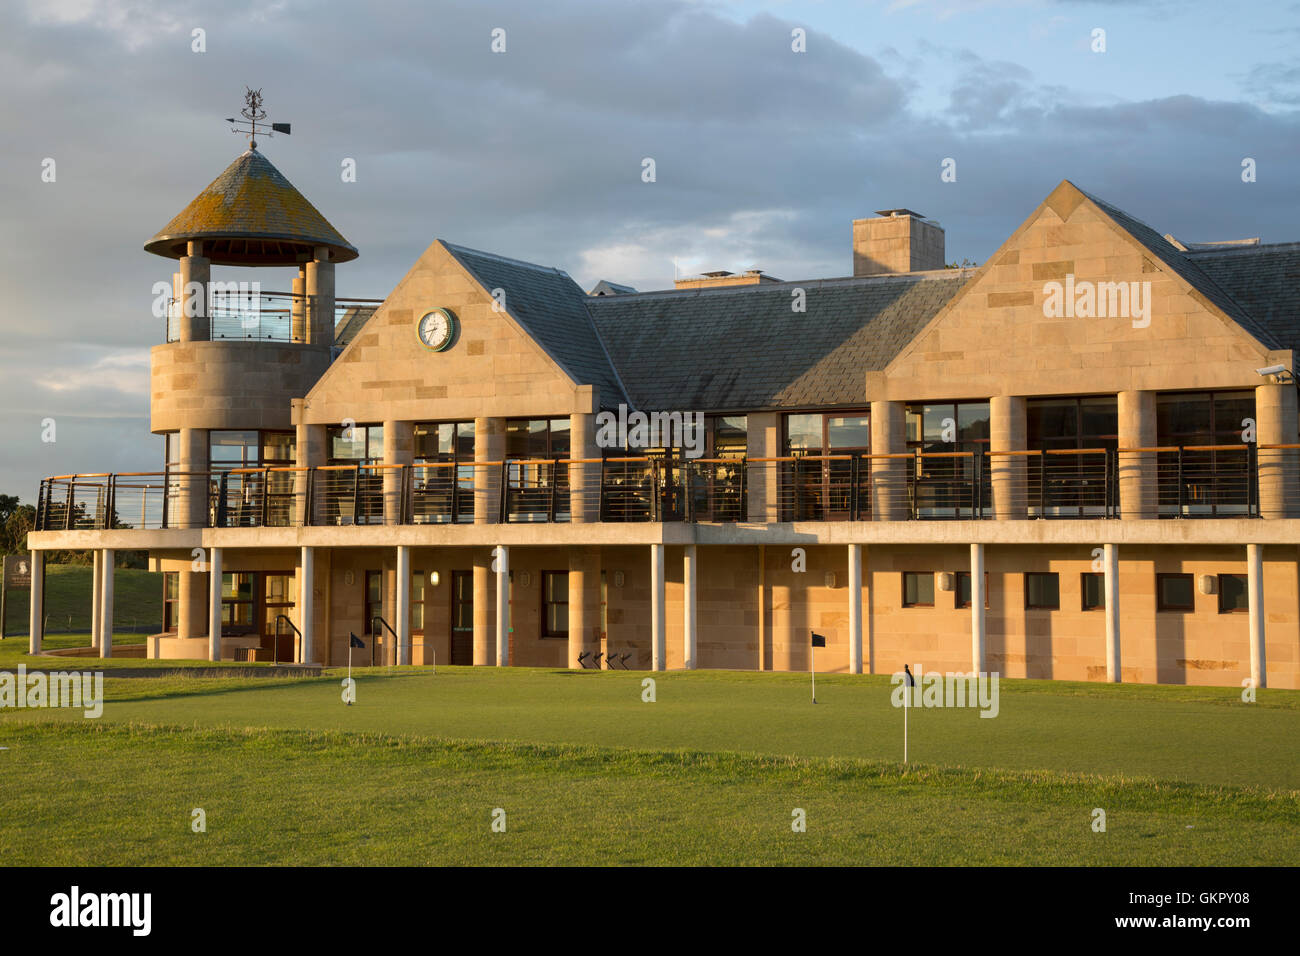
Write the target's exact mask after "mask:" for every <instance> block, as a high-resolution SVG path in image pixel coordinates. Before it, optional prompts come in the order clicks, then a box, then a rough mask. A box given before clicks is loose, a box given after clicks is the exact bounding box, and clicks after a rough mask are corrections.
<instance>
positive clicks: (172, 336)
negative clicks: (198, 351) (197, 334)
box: [165, 291, 383, 344]
mask: <svg viewBox="0 0 1300 956" xmlns="http://www.w3.org/2000/svg"><path fill="white" fill-rule="evenodd" d="M313 300H314V297H313V296H307V295H294V294H293V293H290V292H256V293H254V292H220V291H213V292H212V293H211V294H210V295H209V297H208V312H207V316H208V320H209V334H208V337H209V339H210V340H211V341H214V342H294V343H300V344H301V343H305V342H307V336H308V333H307V329H308V327H309V326H310V322H309V319H308V317H309V316H310V315H311V312H312V310H313V309H314V308H315V305H314V301H313ZM382 301H383V300H382V299H339V298H336V299H335V300H334V318H333V324H332V325H331V326H330V328H332V329H337V328H338V327H339V326H340V324H342V323H343V322H344V321H346V320H347V319H349V318H351V317H352V316H353V315H355V314H356V313H357V311H358V310H366V311H369V312H373V311H374V310H375V308H376V307H377V306H378V305H379V303H380V302H382ZM180 308H181V302H180V301H179V300H177V299H170V300H169V301H168V305H167V318H166V330H165V334H166V339H165V340H166V341H167V342H179V341H180Z"/></svg>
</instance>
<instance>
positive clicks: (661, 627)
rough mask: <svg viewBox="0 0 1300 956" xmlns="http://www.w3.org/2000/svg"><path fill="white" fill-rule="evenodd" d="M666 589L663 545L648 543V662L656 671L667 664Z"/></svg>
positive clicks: (664, 667) (662, 668)
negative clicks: (649, 646) (649, 648)
mask: <svg viewBox="0 0 1300 956" xmlns="http://www.w3.org/2000/svg"><path fill="white" fill-rule="evenodd" d="M665 603H666V591H665V588H664V546H663V545H662V544H652V545H650V640H651V650H650V663H651V667H653V668H654V669H655V670H657V671H661V670H664V669H666V668H667V666H668V657H667V653H666V652H667V644H666V632H665V624H666V620H665V618H664V605H665Z"/></svg>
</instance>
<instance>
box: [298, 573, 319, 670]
mask: <svg viewBox="0 0 1300 956" xmlns="http://www.w3.org/2000/svg"><path fill="white" fill-rule="evenodd" d="M315 587H316V549H315V548H303V549H302V558H301V560H300V561H299V562H298V630H300V631H302V656H301V658H299V661H298V662H299V663H300V664H310V663H311V662H312V661H313V660H315V658H316V615H315V611H316V602H315Z"/></svg>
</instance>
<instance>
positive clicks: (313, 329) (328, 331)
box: [304, 246, 334, 345]
mask: <svg viewBox="0 0 1300 956" xmlns="http://www.w3.org/2000/svg"><path fill="white" fill-rule="evenodd" d="M304 279H305V280H306V281H305V284H306V287H307V309H308V315H309V322H308V329H307V335H308V341H309V342H310V343H311V344H312V345H333V344H334V263H332V262H330V251H329V249H328V248H327V247H325V246H317V247H316V251H315V258H314V259H312V261H311V262H308V263H307V264H306V268H305V270H304Z"/></svg>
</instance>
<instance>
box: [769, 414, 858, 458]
mask: <svg viewBox="0 0 1300 956" xmlns="http://www.w3.org/2000/svg"><path fill="white" fill-rule="evenodd" d="M870 452H871V419H870V417H869V416H868V415H867V413H866V412H851V413H849V414H844V413H842V412H836V413H835V414H831V415H827V414H820V413H817V414H803V413H801V414H795V415H786V416H785V454H786V455H813V456H816V455H843V454H870Z"/></svg>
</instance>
